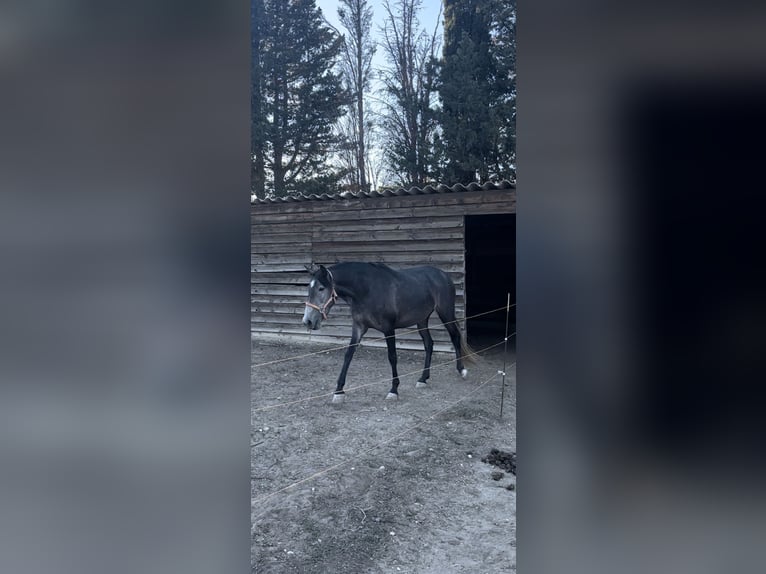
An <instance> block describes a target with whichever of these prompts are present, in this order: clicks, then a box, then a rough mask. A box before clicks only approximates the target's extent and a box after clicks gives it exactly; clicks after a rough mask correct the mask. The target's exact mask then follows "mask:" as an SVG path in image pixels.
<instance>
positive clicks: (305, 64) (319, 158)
mask: <svg viewBox="0 0 766 574" xmlns="http://www.w3.org/2000/svg"><path fill="white" fill-rule="evenodd" d="M261 1H262V2H263V8H262V13H261V16H262V17H261V18H260V21H259V22H257V23H256V24H255V27H256V28H257V29H258V47H257V48H258V49H257V52H258V54H257V65H258V70H257V73H254V78H257V80H258V85H257V86H256V84H255V81H254V85H253V88H254V90H255V89H256V88H258V90H259V95H260V97H259V98H258V97H256V96H254V97H253V98H254V102H255V101H257V102H258V106H259V108H260V109H259V112H260V113H259V114H258V115H254V117H253V132H254V134H257V135H254V136H253V140H254V143H255V144H258V145H260V146H261V148H260V150H259V149H257V148H256V149H254V153H253V156H254V161H256V160H257V159H258V157H259V155H258V154H259V153H261V154H262V155H263V163H264V167H265V170H264V171H267V172H268V174H270V176H271V179H270V180H269V179H268V178H266V182H265V185H264V187H265V192H268V193H273V194H274V195H276V196H283V195H286V194H288V193H292V192H295V191H296V190H298V189H300V188H306V187H307V186H308V187H311V186H312V185H313V184H312V181H313V180H316V181H319V182H331V181H333V180H334V178H335V174H333V173H331V172H330V171H329V170H328V168H327V166H326V165H325V164H324V158H325V157H326V156H327V155H328V154H329V153H330V152H331V151H333V149H334V146H335V145H336V144H337V141H338V138H337V136H336V135H335V134H334V133H333V126H334V124H335V123H336V122H337V121H338V118H339V117H340V116H342V115H343V113H344V109H343V108H344V106H345V104H346V103H347V102H348V95H347V92H346V91H345V90H344V89H343V86H342V81H341V78H340V76H339V74H337V73H336V72H335V71H334V69H335V66H336V64H337V61H338V58H339V56H340V53H341V49H342V43H343V40H342V38H340V36H339V35H338V34H336V33H335V32H334V31H333V30H331V29H330V28H329V27H328V26H327V25H326V24H325V22H324V19H323V18H322V13H321V11H320V10H319V9H318V8H317V7H316V4H315V2H314V0H261ZM256 2H258V0H256ZM254 35H255V34H254ZM254 56H255V55H254ZM253 59H254V60H256V57H254V58H253ZM254 169H255V171H256V172H257V168H254ZM256 183H257V182H256ZM255 191H256V194H257V193H258V189H257V187H256V188H255Z"/></svg>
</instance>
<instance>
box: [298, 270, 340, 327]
mask: <svg viewBox="0 0 766 574" xmlns="http://www.w3.org/2000/svg"><path fill="white" fill-rule="evenodd" d="M309 272H310V273H311V282H310V283H309V295H308V299H307V300H306V311H305V312H304V313H303V324H304V325H305V326H306V327H307V328H309V329H311V330H313V331H316V330H317V329H319V328H320V327H321V326H322V321H323V320H325V319H327V313H328V312H329V311H330V309H331V308H332V306H333V305H334V304H335V301H337V300H338V294H337V293H336V292H335V281H334V279H333V276H332V273H331V272H330V270H329V269H327V268H326V267H325V266H324V265H320V266H319V267H318V268H316V269H315V270H313V271H312V270H310V271H309Z"/></svg>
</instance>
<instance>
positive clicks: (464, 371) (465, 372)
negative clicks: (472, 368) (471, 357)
mask: <svg viewBox="0 0 766 574" xmlns="http://www.w3.org/2000/svg"><path fill="white" fill-rule="evenodd" d="M460 375H461V376H462V377H463V378H464V379H465V378H466V376H468V369H463V370H462V371H460Z"/></svg>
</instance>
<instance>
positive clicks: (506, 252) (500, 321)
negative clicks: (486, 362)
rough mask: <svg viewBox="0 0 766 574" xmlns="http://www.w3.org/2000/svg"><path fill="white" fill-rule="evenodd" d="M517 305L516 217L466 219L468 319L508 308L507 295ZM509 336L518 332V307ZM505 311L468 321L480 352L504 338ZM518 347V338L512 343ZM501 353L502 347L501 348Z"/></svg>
mask: <svg viewBox="0 0 766 574" xmlns="http://www.w3.org/2000/svg"><path fill="white" fill-rule="evenodd" d="M509 293H510V296H511V305H513V304H514V303H516V215H515V214H500V215H467V216H466V217H465V301H466V313H465V314H466V317H473V316H474V315H478V314H480V313H488V312H489V311H492V310H493V309H498V308H500V307H503V308H504V307H505V305H506V302H507V300H508V294H509ZM508 319H509V321H508V323H509V327H508V333H509V334H510V333H513V332H514V331H515V330H516V308H515V307H511V311H510V314H509V318H508ZM505 320H506V313H505V309H503V310H502V311H497V312H494V313H488V314H486V315H482V316H481V317H477V318H475V319H469V320H468V325H467V330H468V342H469V344H470V345H471V346H472V347H473V348H474V349H475V350H477V351H478V350H480V349H483V348H485V347H488V346H489V345H492V344H494V343H497V342H500V341H502V340H503V338H504V336H505ZM508 348H509V349H511V348H515V337H513V338H511V339H510V340H509V347H508ZM499 349H501V350H502V347H499Z"/></svg>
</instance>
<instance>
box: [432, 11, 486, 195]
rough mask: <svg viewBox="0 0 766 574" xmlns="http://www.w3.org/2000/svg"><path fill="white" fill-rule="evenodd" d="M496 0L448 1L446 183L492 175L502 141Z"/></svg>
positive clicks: (443, 117) (443, 75) (443, 78)
mask: <svg viewBox="0 0 766 574" xmlns="http://www.w3.org/2000/svg"><path fill="white" fill-rule="evenodd" d="M493 4H494V0H444V49H443V60H442V65H441V70H440V81H439V95H440V97H441V102H442V110H441V114H440V124H441V143H442V149H443V154H444V161H445V166H444V175H443V179H444V180H445V182H446V183H448V184H451V183H470V182H472V181H475V180H476V179H477V178H478V179H479V180H487V179H488V178H489V175H490V173H489V170H490V166H491V165H493V164H494V163H495V150H496V144H497V141H498V133H497V130H498V128H497V116H496V114H497V111H498V110H497V109H495V107H494V104H495V103H496V101H497V98H496V96H497V87H496V86H495V85H494V80H495V77H496V70H495V61H494V59H493V57H492V55H491V52H490V49H491V48H490V46H491V34H490V30H491V26H492V8H493Z"/></svg>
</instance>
